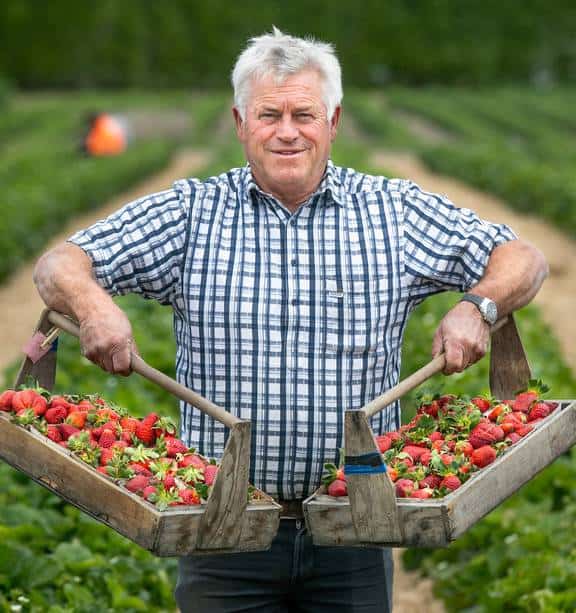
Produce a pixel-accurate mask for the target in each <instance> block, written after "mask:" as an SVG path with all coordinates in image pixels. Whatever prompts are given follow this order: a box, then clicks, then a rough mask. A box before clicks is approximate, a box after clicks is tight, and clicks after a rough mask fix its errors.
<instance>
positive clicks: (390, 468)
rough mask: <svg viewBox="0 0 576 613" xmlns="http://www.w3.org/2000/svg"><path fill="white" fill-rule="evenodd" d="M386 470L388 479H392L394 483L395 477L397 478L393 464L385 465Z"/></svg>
mask: <svg viewBox="0 0 576 613" xmlns="http://www.w3.org/2000/svg"><path fill="white" fill-rule="evenodd" d="M386 472H387V474H388V476H389V477H390V481H392V483H394V482H395V481H396V479H398V471H397V470H396V469H395V468H394V467H393V466H387V467H386Z"/></svg>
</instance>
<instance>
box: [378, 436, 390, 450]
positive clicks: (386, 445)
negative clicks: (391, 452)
mask: <svg viewBox="0 0 576 613" xmlns="http://www.w3.org/2000/svg"><path fill="white" fill-rule="evenodd" d="M376 444H377V445H378V449H379V450H380V453H384V452H385V451H388V449H390V447H392V439H391V438H390V437H389V436H388V435H387V434H381V435H380V436H377V437H376Z"/></svg>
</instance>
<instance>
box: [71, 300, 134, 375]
mask: <svg viewBox="0 0 576 613" xmlns="http://www.w3.org/2000/svg"><path fill="white" fill-rule="evenodd" d="M79 324H80V346H81V348H82V355H84V356H85V357H87V358H88V359H89V360H91V361H92V362H94V363H95V364H97V365H98V366H100V368H102V369H103V370H106V371H108V372H109V373H112V374H118V375H124V376H128V375H129V374H130V373H131V372H132V370H131V366H130V362H131V353H132V351H136V345H135V343H134V338H133V336H132V326H131V325H130V321H129V320H128V318H127V317H126V315H125V314H124V312H123V311H122V310H121V309H120V308H119V307H117V306H116V305H115V304H114V303H111V304H107V305H106V306H105V308H99V309H95V312H94V313H90V315H89V317H87V318H85V319H83V320H80V321H79Z"/></svg>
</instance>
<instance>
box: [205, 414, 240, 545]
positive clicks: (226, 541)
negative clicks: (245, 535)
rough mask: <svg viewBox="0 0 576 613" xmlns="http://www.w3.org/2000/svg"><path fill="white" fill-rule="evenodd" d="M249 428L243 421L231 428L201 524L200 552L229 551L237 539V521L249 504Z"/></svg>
mask: <svg viewBox="0 0 576 613" xmlns="http://www.w3.org/2000/svg"><path fill="white" fill-rule="evenodd" d="M250 427H251V424H250V422H248V421H245V422H238V423H236V424H234V425H233V426H232V428H231V429H230V436H229V437H228V442H227V443H226V447H225V449H224V455H223V456H222V462H221V464H220V468H219V470H218V473H217V475H216V480H215V481H214V484H213V486H212V492H211V494H210V498H209V499H208V504H207V505H206V512H205V513H204V515H203V517H202V520H201V522H200V533H199V535H198V548H199V549H232V548H234V547H235V546H236V545H237V543H238V541H239V539H240V534H241V531H242V522H241V521H240V520H241V517H242V514H243V512H244V509H245V508H246V505H247V503H248V476H249V468H250Z"/></svg>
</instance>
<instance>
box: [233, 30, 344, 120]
mask: <svg viewBox="0 0 576 613" xmlns="http://www.w3.org/2000/svg"><path fill="white" fill-rule="evenodd" d="M310 68H312V69H315V70H317V71H318V72H319V73H320V75H321V77H322V79H323V93H324V96H323V98H324V104H325V105H326V113H327V115H328V118H329V119H331V118H332V115H333V114H334V110H335V109H336V107H337V106H338V105H339V104H340V103H341V101H342V72H341V70H340V63H339V62H338V59H337V58H336V54H335V52H334V48H333V46H332V45H330V44H329V43H322V42H319V41H316V40H314V39H313V38H297V37H295V36H290V35H289V34H284V33H283V32H281V31H280V30H279V29H278V28H276V27H273V29H272V33H271V34H263V35H262V36H256V37H255V38H251V39H250V40H249V42H248V46H247V47H246V49H244V51H243V52H242V53H241V54H240V55H239V57H238V59H237V60H236V65H235V66H234V70H233V71H232V86H233V87H234V105H235V106H236V108H237V109H238V112H239V113H240V116H241V117H242V119H244V118H245V116H246V106H247V103H248V98H249V95H250V86H251V83H252V80H253V79H254V78H261V77H263V76H268V75H272V76H273V77H275V78H276V82H277V83H278V84H281V83H282V82H283V81H284V80H285V79H286V77H288V76H290V75H293V74H296V73H298V72H301V71H302V70H306V69H310Z"/></svg>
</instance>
